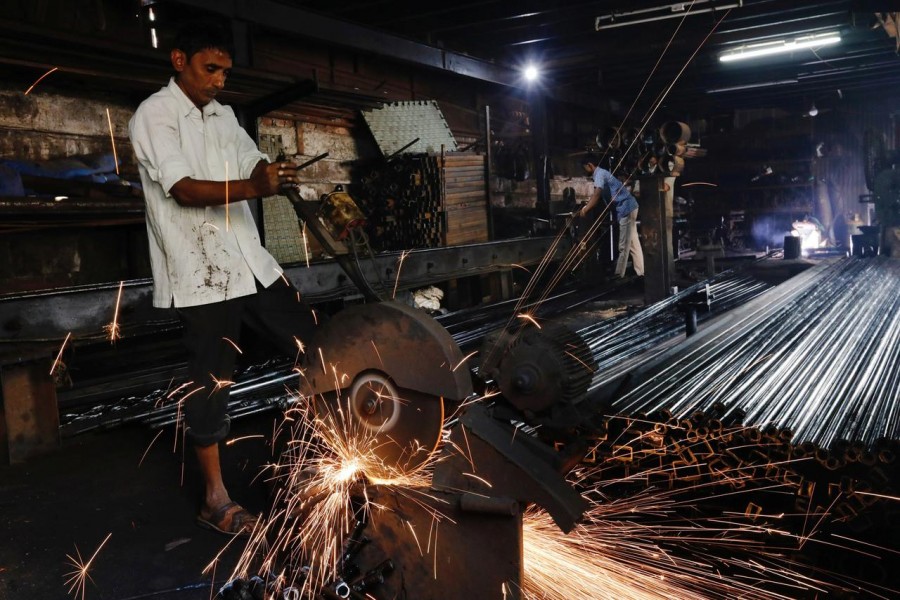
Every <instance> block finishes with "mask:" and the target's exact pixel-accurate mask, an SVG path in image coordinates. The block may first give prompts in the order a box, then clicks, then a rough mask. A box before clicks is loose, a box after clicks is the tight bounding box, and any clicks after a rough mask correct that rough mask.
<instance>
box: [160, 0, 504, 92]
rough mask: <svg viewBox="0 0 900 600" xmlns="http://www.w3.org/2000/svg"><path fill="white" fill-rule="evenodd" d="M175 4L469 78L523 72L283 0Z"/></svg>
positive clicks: (183, 0)
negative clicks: (314, 11)
mask: <svg viewBox="0 0 900 600" xmlns="http://www.w3.org/2000/svg"><path fill="white" fill-rule="evenodd" d="M176 2H177V3H179V4H184V5H188V6H192V7H194V8H199V9H203V10H206V11H209V12H212V13H215V14H219V15H221V16H224V17H227V18H229V19H237V20H241V21H246V22H248V23H253V24H256V25H261V26H263V27H266V28H269V29H272V30H274V31H281V32H284V33H289V34H292V35H298V36H301V37H304V38H307V39H311V40H316V41H319V42H325V43H328V44H332V45H338V46H344V47H346V48H351V49H353V50H358V51H361V52H367V53H372V54H376V55H379V56H387V57H390V58H394V59H397V60H400V61H403V62H407V63H412V64H416V65H421V66H425V67H430V68H434V69H441V70H444V71H449V72H451V73H455V74H457V75H462V76H464V77H470V78H473V79H480V80H482V81H488V82H491V83H499V84H501V85H507V86H515V85H517V84H518V82H519V79H520V75H519V72H518V71H517V70H514V69H510V68H507V67H503V66H499V65H495V64H492V63H490V62H487V61H484V60H481V59H478V58H473V57H471V56H465V55H463V54H458V53H456V52H451V51H449V50H445V49H443V48H436V47H434V46H429V45H427V44H422V43H419V42H414V41H412V40H407V39H404V38H400V37H397V36H395V35H391V34H388V33H385V32H382V31H377V30H375V29H370V28H367V27H362V26H360V25H356V24H354V23H349V22H347V21H341V20H338V19H333V18H331V17H326V16H324V15H320V14H316V13H313V12H309V11H306V10H304V9H302V8H297V7H293V6H287V5H284V4H279V3H277V2H273V1H272V0H254V1H252V2H250V1H247V0H176Z"/></svg>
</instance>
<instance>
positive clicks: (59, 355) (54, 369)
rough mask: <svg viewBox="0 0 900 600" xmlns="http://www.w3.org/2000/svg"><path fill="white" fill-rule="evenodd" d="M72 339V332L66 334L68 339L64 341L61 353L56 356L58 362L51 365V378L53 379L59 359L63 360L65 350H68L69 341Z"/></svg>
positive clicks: (60, 349) (60, 348)
mask: <svg viewBox="0 0 900 600" xmlns="http://www.w3.org/2000/svg"><path fill="white" fill-rule="evenodd" d="M70 337H72V332H71V331H70V332H69V333H67V334H66V339H64V340H63V343H62V346H60V347H59V353H57V355H56V360H54V361H53V364H52V365H50V376H51V377H53V372H54V371H56V366H57V365H58V364H59V359H61V358H62V355H63V350H65V349H66V343H67V342H68V341H69V338H70Z"/></svg>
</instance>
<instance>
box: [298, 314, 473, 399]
mask: <svg viewBox="0 0 900 600" xmlns="http://www.w3.org/2000/svg"><path fill="white" fill-rule="evenodd" d="M307 353H308V354H307V369H306V373H305V382H306V383H305V387H306V390H305V393H307V394H308V395H313V394H324V393H328V392H335V391H340V390H347V389H350V388H351V387H352V386H353V385H354V383H356V382H357V379H358V378H359V376H360V375H361V374H369V373H372V372H377V373H383V374H384V375H386V376H387V377H388V378H389V381H391V382H392V383H393V384H394V385H396V386H397V387H398V388H402V389H406V390H413V391H416V392H421V393H423V394H427V395H430V396H434V397H442V398H444V399H446V400H451V401H461V400H463V399H465V398H466V397H468V396H470V395H471V394H472V393H473V388H472V378H471V375H470V374H469V368H468V367H467V366H466V365H465V364H463V355H462V352H461V351H460V349H459V347H458V346H457V345H456V342H455V341H454V340H453V338H452V337H451V336H450V334H449V333H448V332H447V330H446V329H444V328H443V327H442V326H441V325H440V324H439V323H438V322H437V321H435V320H434V319H432V318H431V317H429V316H428V315H427V314H425V313H424V312H422V311H421V310H420V309H416V308H413V307H411V306H407V305H405V304H401V303H399V302H394V301H390V302H378V303H374V304H364V305H359V306H352V307H349V308H347V309H345V310H343V311H341V312H340V313H339V314H337V315H336V316H335V317H334V318H332V319H331V320H330V321H329V322H328V323H326V324H325V325H323V326H322V327H321V328H320V329H319V331H318V332H317V334H316V336H315V338H314V340H313V342H312V343H311V344H310V346H309V349H308V351H307ZM367 376H368V375H367Z"/></svg>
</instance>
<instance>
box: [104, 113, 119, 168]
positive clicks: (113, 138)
mask: <svg viewBox="0 0 900 600" xmlns="http://www.w3.org/2000/svg"><path fill="white" fill-rule="evenodd" d="M106 122H107V124H108V125H109V141H110V142H111V143H112V151H113V161H114V162H115V163H116V175H118V174H119V155H118V153H117V152H116V136H115V135H114V134H113V124H112V117H111V116H109V108H108V107H107V109H106Z"/></svg>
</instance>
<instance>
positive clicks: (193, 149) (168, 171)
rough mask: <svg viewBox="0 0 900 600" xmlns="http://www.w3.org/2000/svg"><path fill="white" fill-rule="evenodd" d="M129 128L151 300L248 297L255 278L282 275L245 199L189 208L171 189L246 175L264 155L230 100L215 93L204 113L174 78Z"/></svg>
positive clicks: (190, 302)
mask: <svg viewBox="0 0 900 600" xmlns="http://www.w3.org/2000/svg"><path fill="white" fill-rule="evenodd" d="M128 132H129V136H130V137H131V142H132V144H133V146H134V152H135V155H136V156H137V159H138V165H139V170H140V174H141V183H142V184H143V187H144V199H145V201H146V205H147V233H148V237H149V240H150V265H151V268H152V270H153V305H154V306H157V307H161V308H167V307H170V306H172V304H173V303H174V305H175V307H176V308H178V307H184V306H197V305H201V304H209V303H212V302H220V301H222V300H229V299H231V298H238V297H240V296H247V295H249V294H253V293H255V292H256V282H255V281H254V280H255V279H258V280H259V282H260V283H261V284H263V285H264V286H269V285H270V284H271V283H272V282H274V281H275V280H276V279H277V278H278V277H279V276H280V275H281V268H280V267H279V266H278V263H277V261H276V260H275V259H274V258H273V257H272V255H271V254H269V252H268V251H266V249H265V248H263V246H262V244H261V243H260V240H259V234H258V232H257V230H256V223H255V222H254V220H253V216H252V215H251V213H250V207H249V206H248V204H247V202H246V201H238V202H230V203H228V204H227V205H222V206H207V207H185V206H181V205H179V204H178V203H177V202H176V201H175V199H174V198H173V197H172V196H171V195H170V194H169V191H170V190H171V189H172V186H173V185H175V183H177V182H178V181H180V180H181V179H183V178H185V177H190V178H192V179H197V180H205V181H225V180H226V179H229V180H236V179H247V178H249V177H250V174H251V173H252V172H253V168H254V167H255V166H256V164H257V163H258V162H259V161H260V160H266V156H265V155H264V154H262V153H261V152H259V150H258V149H257V148H256V144H254V143H253V140H251V139H250V136H249V135H247V132H246V131H244V129H243V128H241V126H240V125H239V124H238V122H237V119H236V118H235V116H234V111H232V110H231V108H230V107H227V106H223V105H222V104H219V103H218V102H217V101H215V100H212V101H211V102H210V103H209V104H207V105H206V106H204V107H203V110H202V112H201V110H200V109H199V108H197V107H196V106H195V105H194V103H193V102H191V101H190V99H188V97H187V96H186V95H185V94H184V92H183V91H182V90H181V88H180V87H178V84H177V83H176V82H175V80H174V78H173V79H171V80H170V81H169V84H168V85H167V86H166V87H164V88H162V89H161V90H160V91H158V92H157V93H155V94H153V95H152V96H150V97H149V98H147V99H146V100H144V102H142V103H141V105H140V106H139V107H138V109H137V111H136V112H135V114H134V116H133V117H132V119H131V122H130V123H129V125H128ZM226 165H227V166H226ZM226 169H227V178H226Z"/></svg>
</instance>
